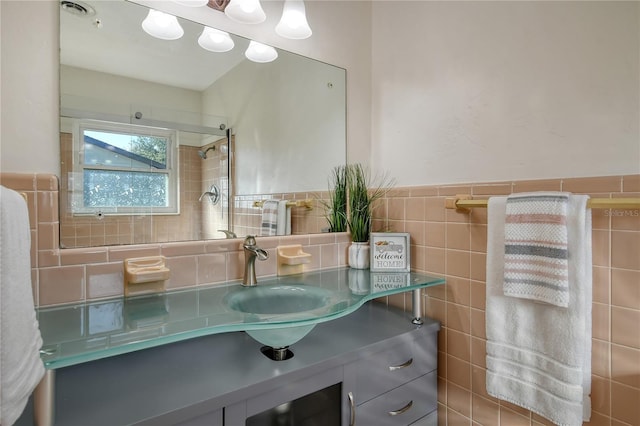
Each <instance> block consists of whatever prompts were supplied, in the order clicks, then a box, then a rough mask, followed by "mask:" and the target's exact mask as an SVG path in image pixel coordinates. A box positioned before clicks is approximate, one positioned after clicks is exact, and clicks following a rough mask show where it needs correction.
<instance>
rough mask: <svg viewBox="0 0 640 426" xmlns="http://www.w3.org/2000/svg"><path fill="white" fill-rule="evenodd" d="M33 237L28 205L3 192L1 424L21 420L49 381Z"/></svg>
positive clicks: (0, 235)
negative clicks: (30, 400) (33, 284)
mask: <svg viewBox="0 0 640 426" xmlns="http://www.w3.org/2000/svg"><path fill="white" fill-rule="evenodd" d="M30 247H31V233H30V230H29V213H28V211H27V205H26V203H25V201H24V199H23V198H22V197H21V196H20V194H18V193H17V192H15V191H12V190H10V189H7V188H5V187H2V186H0V258H1V261H0V424H2V425H6V426H10V425H12V424H13V423H14V422H15V421H16V420H17V419H18V417H20V415H21V414H22V411H23V410H24V407H25V405H26V403H27V400H28V398H29V396H30V395H31V393H32V392H33V389H34V388H35V387H36V385H37V384H38V382H39V381H40V379H41V378H42V376H43V375H44V365H43V363H42V360H41V359H40V347H41V346H42V338H41V336H40V330H39V328H38V322H37V320H36V315H35V309H34V304H33V294H32V290H31V253H30V250H31V249H30Z"/></svg>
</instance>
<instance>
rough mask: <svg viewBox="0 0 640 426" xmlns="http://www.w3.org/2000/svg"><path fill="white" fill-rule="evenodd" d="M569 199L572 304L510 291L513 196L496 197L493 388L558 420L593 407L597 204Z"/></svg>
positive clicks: (490, 241) (579, 417) (489, 304)
mask: <svg viewBox="0 0 640 426" xmlns="http://www.w3.org/2000/svg"><path fill="white" fill-rule="evenodd" d="M587 199H588V197H587V196H582V195H570V196H569V199H568V204H567V241H568V251H569V261H568V265H567V266H568V307H566V308H565V307H560V306H556V305H553V304H548V303H540V302H538V301H536V300H529V299H526V298H519V297H510V296H507V295H505V294H504V288H503V284H504V277H505V271H504V269H505V223H506V197H492V198H491V199H490V200H489V212H488V213H489V221H488V233H487V290H486V291H487V298H486V300H487V301H486V334H487V376H486V383H487V392H488V393H489V395H491V396H493V397H496V398H499V399H502V400H505V401H509V402H511V403H513V404H515V405H518V406H520V407H524V408H526V409H528V410H531V411H532V412H535V413H537V414H539V415H541V416H543V417H545V418H547V419H549V420H551V421H552V422H554V423H555V424H558V425H567V426H581V425H582V423H583V421H588V420H589V418H590V415H591V401H590V397H589V394H590V393H591V318H592V314H591V303H592V300H591V297H592V276H591V274H592V271H591V263H592V260H591V259H592V257H591V256H592V250H591V210H588V209H587V208H586V202H587Z"/></svg>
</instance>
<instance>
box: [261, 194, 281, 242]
mask: <svg viewBox="0 0 640 426" xmlns="http://www.w3.org/2000/svg"><path fill="white" fill-rule="evenodd" d="M278 205H279V202H278V200H265V201H264V203H263V204H262V226H261V230H260V235H262V236H270V235H276V233H277V230H278Z"/></svg>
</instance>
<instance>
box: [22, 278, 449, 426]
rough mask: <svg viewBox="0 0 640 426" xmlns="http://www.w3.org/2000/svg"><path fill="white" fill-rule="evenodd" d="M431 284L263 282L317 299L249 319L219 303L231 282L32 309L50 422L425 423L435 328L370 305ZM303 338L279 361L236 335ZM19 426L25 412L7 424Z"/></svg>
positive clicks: (431, 415) (432, 395)
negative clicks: (50, 401)
mask: <svg viewBox="0 0 640 426" xmlns="http://www.w3.org/2000/svg"><path fill="white" fill-rule="evenodd" d="M350 273H351V274H350ZM400 278H402V279H400ZM363 279H364V282H363V281H362V280H363ZM292 280H293V281H292ZM354 280H355V281H354ZM294 281H295V282H294ZM443 282H444V281H443V280H442V279H440V278H435V277H429V276H426V275H421V274H415V273H406V274H397V273H396V274H391V275H389V274H376V273H370V272H369V271H366V272H359V274H356V275H354V273H353V272H352V271H350V270H349V269H348V268H342V269H337V270H328V271H319V272H314V273H308V274H303V276H300V277H293V278H291V277H281V278H274V279H272V280H265V282H261V284H259V286H258V287H260V286H262V287H263V289H269V288H274V289H278V288H280V289H281V288H283V287H285V288H287V287H288V286H290V287H291V288H294V289H297V290H296V292H299V291H300V289H301V288H302V287H304V286H309V288H313V289H315V290H318V289H322V290H323V291H325V292H328V293H330V294H331V297H329V298H327V299H326V300H325V302H326V304H325V305H324V306H323V307H321V308H318V309H315V310H311V311H305V312H294V313H285V314H282V313H279V314H272V313H266V314H261V315H259V316H258V317H256V314H251V315H249V314H247V313H246V312H238V311H235V310H234V309H233V306H234V305H233V304H232V303H228V302H225V301H228V300H230V296H236V295H237V292H238V291H239V285H238V284H237V283H229V284H226V285H222V286H220V285H218V286H214V287H211V288H198V289H191V290H187V291H181V292H175V293H167V294H163V295H155V296H152V297H143V298H137V299H126V298H122V299H113V300H107V301H100V302H92V303H88V304H81V305H75V306H65V307H59V308H48V309H42V310H41V311H40V312H39V314H40V317H39V318H40V321H41V329H42V332H43V338H44V341H45V345H44V346H43V350H44V351H45V353H43V360H45V365H47V368H48V369H49V372H50V373H53V372H55V376H53V375H52V378H55V381H54V382H53V388H54V389H53V394H54V396H55V399H54V401H55V403H54V405H55V422H54V424H56V425H69V426H71V425H80V426H86V425H96V426H98V425H108V426H113V425H127V424H148V425H154V426H155V425H193V426H196V425H198V426H199V425H232V426H241V425H247V426H254V425H271V424H295V425H298V424H299V425H316V424H317V425H323V426H324V425H333V424H335V425H354V424H357V425H374V426H375V425H387V424H388V425H410V424H415V425H418V424H419V425H427V424H432V423H431V422H432V421H433V422H435V420H436V414H435V410H436V399H437V390H436V388H437V386H436V367H437V332H438V330H439V328H440V325H439V324H438V323H437V322H436V321H433V320H430V319H422V321H421V322H422V324H421V325H417V324H414V323H413V322H412V315H411V314H409V313H405V312H402V311H399V310H397V309H395V308H390V307H387V306H386V305H385V304H381V303H378V302H375V301H374V299H376V298H378V297H382V296H385V295H390V294H396V293H400V292H403V291H413V292H414V294H415V293H416V292H419V291H420V290H419V289H420V288H424V287H426V286H430V285H439V284H442V283H443ZM246 290H247V291H251V290H255V289H246ZM240 291H243V290H242V289H240ZM278 291H279V292H280V291H281V290H278ZM358 293H359V294H358ZM278 295H279V296H278V297H281V293H278ZM313 297H315V296H313ZM230 307H231V308H230ZM216 321H217V322H216ZM414 322H415V321H414ZM303 327H308V328H309V329H310V331H308V332H306V333H307V334H304V335H303V337H301V340H299V341H296V342H295V343H294V344H292V345H291V346H290V347H289V349H288V350H287V351H288V356H287V358H286V359H285V360H283V361H273V360H272V359H270V358H269V357H268V356H266V355H269V353H268V352H269V351H270V350H273V348H270V347H268V346H264V345H263V344H262V343H259V341H258V340H259V339H258V340H256V339H255V336H254V337H253V338H252V337H250V335H249V334H248V332H249V331H252V330H253V331H259V332H269V331H275V332H278V333H284V334H289V333H290V332H292V331H293V332H295V331H296V330H297V329H298V328H303ZM240 330H243V331H247V333H244V332H241V331H240ZM260 336H262V335H259V337H260ZM265 336H270V335H268V334H265ZM263 352H264V353H263ZM116 355H117V356H116ZM314 414H315V415H317V417H313V415H314ZM301 416H302V417H301ZM292 419H293V420H292ZM278 421H285V423H277V422H278ZM32 423H33V420H32V412H31V411H30V410H27V411H26V412H25V415H23V418H22V419H21V420H20V422H19V423H18V424H19V425H26V424H32ZM433 424H435V423H433Z"/></svg>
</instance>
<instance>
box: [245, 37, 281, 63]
mask: <svg viewBox="0 0 640 426" xmlns="http://www.w3.org/2000/svg"><path fill="white" fill-rule="evenodd" d="M244 55H245V56H246V57H247V59H249V60H250V61H253V62H261V63H264V62H271V61H274V60H275V59H276V58H277V57H278V52H276V49H274V48H273V47H271V46H267V45H266V44H262V43H258V42H257V41H253V40H251V42H249V47H248V48H247V50H246V51H245V52H244Z"/></svg>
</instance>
